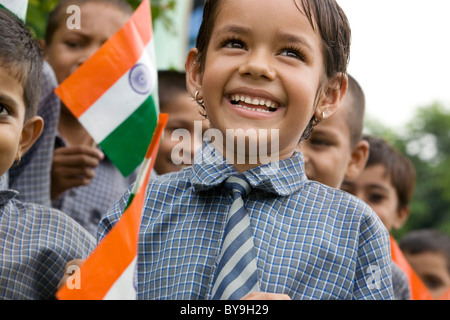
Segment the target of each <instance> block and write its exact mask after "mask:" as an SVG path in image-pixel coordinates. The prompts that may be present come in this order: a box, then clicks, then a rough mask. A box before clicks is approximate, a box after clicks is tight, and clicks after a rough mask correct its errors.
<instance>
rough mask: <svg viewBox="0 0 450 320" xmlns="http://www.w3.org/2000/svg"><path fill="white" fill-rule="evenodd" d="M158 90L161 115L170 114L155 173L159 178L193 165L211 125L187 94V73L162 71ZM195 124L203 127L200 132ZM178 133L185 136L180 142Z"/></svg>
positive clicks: (159, 76)
mask: <svg viewBox="0 0 450 320" xmlns="http://www.w3.org/2000/svg"><path fill="white" fill-rule="evenodd" d="M158 88H159V105H160V112H164V113H167V114H169V119H168V121H167V125H166V127H165V129H164V136H163V139H162V140H161V143H160V145H159V149H158V156H157V158H156V161H155V166H154V170H155V171H156V173H157V174H164V173H169V172H173V171H179V170H181V169H182V168H184V167H186V166H187V165H191V164H192V161H193V159H194V153H195V151H197V150H196V146H198V147H201V145H202V137H203V133H204V132H205V131H206V129H207V128H208V122H207V120H205V118H204V117H203V116H202V114H201V112H200V111H201V110H200V107H199V106H198V105H197V103H196V102H195V101H194V99H192V97H191V96H190V95H189V93H188V91H187V88H186V73H185V72H179V71H173V70H161V71H159V72H158ZM195 122H197V123H199V124H201V125H200V127H199V132H196V131H195V130H194V129H195V125H194V124H195ZM175 131H177V132H178V133H180V134H182V137H181V138H182V141H181V142H180V141H179V140H178V138H180V135H178V134H177V132H175ZM174 132H175V134H173V133H174ZM197 149H198V148H197ZM177 151H180V152H177ZM173 152H174V154H172V153H173ZM175 152H176V153H175ZM174 160H175V162H174ZM180 162H181V163H180Z"/></svg>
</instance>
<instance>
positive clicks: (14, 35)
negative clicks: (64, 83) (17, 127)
mask: <svg viewBox="0 0 450 320" xmlns="http://www.w3.org/2000/svg"><path fill="white" fill-rule="evenodd" d="M42 64H43V58H42V52H41V50H40V47H39V44H38V42H37V41H36V39H34V38H33V36H32V34H31V32H30V31H29V30H28V28H27V27H26V26H25V25H24V23H23V22H22V21H21V20H20V19H19V18H17V17H16V16H15V15H13V14H11V13H10V12H9V11H7V10H4V9H0V66H1V67H2V68H4V69H6V70H7V72H8V73H9V74H10V75H11V76H12V77H14V78H15V79H17V81H18V82H19V83H20V84H21V85H22V87H23V100H24V103H25V107H26V110H25V120H27V119H29V118H31V117H33V116H34V115H36V109H37V104H38V102H39V97H40V94H41V82H42V77H43V76H42Z"/></svg>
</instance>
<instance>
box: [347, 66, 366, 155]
mask: <svg viewBox="0 0 450 320" xmlns="http://www.w3.org/2000/svg"><path fill="white" fill-rule="evenodd" d="M343 103H346V105H345V109H344V112H345V113H346V115H345V116H346V118H347V125H348V128H349V130H350V146H352V147H354V146H356V144H357V143H358V142H359V141H360V140H361V139H362V135H363V127H364V113H365V109H366V98H365V95H364V91H363V90H362V88H361V86H360V85H359V83H358V82H357V81H356V79H355V78H353V77H352V76H351V75H348V90H347V94H346V95H345V97H344V99H343Z"/></svg>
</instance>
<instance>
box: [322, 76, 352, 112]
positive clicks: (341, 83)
mask: <svg viewBox="0 0 450 320" xmlns="http://www.w3.org/2000/svg"><path fill="white" fill-rule="evenodd" d="M347 89H348V77H347V75H345V74H342V73H339V74H337V75H336V76H334V77H333V78H331V79H328V80H327V83H326V85H325V89H324V93H323V97H322V99H321V103H320V105H319V107H318V108H317V109H316V118H318V119H322V115H323V118H325V119H327V118H330V117H332V116H333V115H334V114H335V113H336V111H337V110H338V108H339V104H340V103H341V101H342V99H343V98H344V96H345V94H346V93H347Z"/></svg>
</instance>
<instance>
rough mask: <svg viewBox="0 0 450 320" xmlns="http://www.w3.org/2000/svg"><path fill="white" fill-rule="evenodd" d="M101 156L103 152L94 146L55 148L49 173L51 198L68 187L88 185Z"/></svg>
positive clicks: (102, 156) (54, 197)
mask: <svg viewBox="0 0 450 320" xmlns="http://www.w3.org/2000/svg"><path fill="white" fill-rule="evenodd" d="M103 158H104V154H103V153H102V152H101V151H100V150H98V149H97V148H95V147H87V146H77V147H63V148H57V149H55V152H54V154H53V163H52V173H51V175H52V182H51V184H52V185H51V196H52V200H54V199H56V198H57V197H58V196H59V195H60V194H62V193H63V192H64V191H66V190H68V189H70V188H73V187H79V186H85V185H88V184H89V183H90V182H91V180H92V178H94V175H95V173H94V169H95V167H97V166H98V164H99V163H100V161H101V160H102V159H103Z"/></svg>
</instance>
